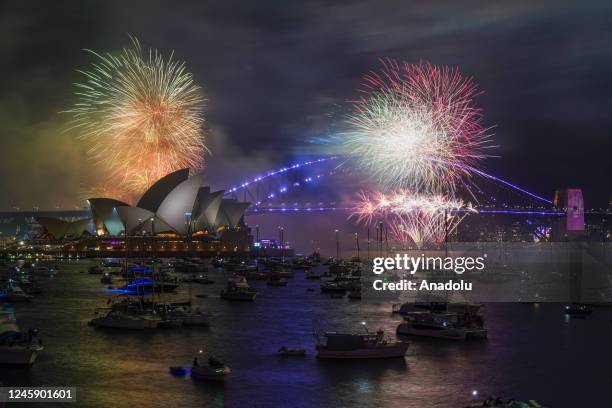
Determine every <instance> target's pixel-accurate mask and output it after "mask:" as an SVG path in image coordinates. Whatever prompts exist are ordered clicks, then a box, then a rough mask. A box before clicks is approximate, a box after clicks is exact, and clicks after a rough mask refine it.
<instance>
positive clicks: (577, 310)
mask: <svg viewBox="0 0 612 408" xmlns="http://www.w3.org/2000/svg"><path fill="white" fill-rule="evenodd" d="M563 312H564V313H565V314H566V315H569V316H576V317H586V316H590V315H591V314H592V313H593V309H591V308H590V307H588V306H586V305H576V304H573V305H567V306H565V308H564V309H563Z"/></svg>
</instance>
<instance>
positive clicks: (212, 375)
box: [191, 356, 232, 381]
mask: <svg viewBox="0 0 612 408" xmlns="http://www.w3.org/2000/svg"><path fill="white" fill-rule="evenodd" d="M193 363H194V364H193V367H191V378H195V379H197V380H206V381H224V380H225V377H227V375H228V374H229V373H231V372H232V370H230V368H229V367H228V366H226V365H225V364H224V363H223V362H221V361H220V360H218V359H217V358H216V357H214V356H211V357H209V358H208V364H206V365H200V364H198V360H197V358H196V359H194V362H193Z"/></svg>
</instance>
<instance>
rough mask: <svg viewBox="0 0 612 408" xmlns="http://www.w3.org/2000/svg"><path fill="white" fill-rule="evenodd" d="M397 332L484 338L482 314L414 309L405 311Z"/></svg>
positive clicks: (416, 334)
mask: <svg viewBox="0 0 612 408" xmlns="http://www.w3.org/2000/svg"><path fill="white" fill-rule="evenodd" d="M397 334H404V335H411V336H424V337H436V338H443V339H452V340H465V339H467V338H486V337H487V329H486V328H485V327H484V320H483V318H482V316H480V315H476V314H469V313H457V312H442V313H437V312H432V311H416V312H410V313H406V314H405V316H404V322H403V323H401V324H400V325H399V326H398V327H397Z"/></svg>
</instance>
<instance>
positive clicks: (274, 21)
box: [0, 0, 612, 208]
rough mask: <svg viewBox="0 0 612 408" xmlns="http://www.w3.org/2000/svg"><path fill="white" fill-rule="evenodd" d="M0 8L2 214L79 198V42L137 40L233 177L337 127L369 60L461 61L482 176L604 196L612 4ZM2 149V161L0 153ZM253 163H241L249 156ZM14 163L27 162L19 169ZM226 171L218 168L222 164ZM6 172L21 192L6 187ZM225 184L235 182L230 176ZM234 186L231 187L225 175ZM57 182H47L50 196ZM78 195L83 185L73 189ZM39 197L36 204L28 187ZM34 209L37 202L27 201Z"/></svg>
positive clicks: (117, 44)
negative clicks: (494, 153)
mask: <svg viewBox="0 0 612 408" xmlns="http://www.w3.org/2000/svg"><path fill="white" fill-rule="evenodd" d="M1 7H2V13H1V14H0V27H1V28H0V50H1V51H2V58H1V59H0V69H1V70H2V76H1V77H2V81H3V84H2V90H3V92H2V94H1V95H2V96H0V112H1V113H0V115H1V116H0V118H1V120H2V122H1V123H2V125H1V128H0V137H1V138H2V143H3V146H4V147H5V148H4V149H3V153H5V154H4V155H3V157H6V156H7V155H10V156H11V157H10V160H4V161H3V164H1V165H0V166H1V167H0V169H1V170H2V173H1V175H0V189H1V190H2V191H3V193H4V194H3V195H2V199H1V200H0V206H1V207H9V208H10V207H11V206H13V205H20V206H31V205H34V204H38V205H46V206H52V205H55V203H56V202H58V200H59V199H62V200H65V201H62V202H66V203H74V204H78V202H77V201H78V198H79V196H78V195H77V194H76V192H75V191H73V190H74V189H73V188H72V187H73V186H75V185H78V186H83V185H86V184H88V183H89V182H91V180H92V179H93V178H94V177H95V171H92V169H91V168H90V166H91V164H90V163H88V162H87V161H85V160H84V159H83V156H82V146H79V145H78V144H71V143H70V138H69V137H67V136H65V134H63V133H61V129H62V127H63V126H65V121H66V120H67V118H64V117H62V116H60V115H58V113H57V112H58V111H60V110H62V109H64V108H65V107H67V106H69V105H70V104H71V103H72V102H73V99H72V96H71V92H72V89H71V84H72V83H73V82H74V81H76V80H77V79H78V74H77V73H76V72H75V69H76V68H82V67H86V66H87V65H88V63H89V57H88V56H87V54H85V53H83V52H82V51H81V49H83V48H93V49H99V50H117V49H120V48H121V47H122V46H124V45H126V44H127V43H128V42H129V39H128V34H133V35H136V36H138V37H139V38H140V40H141V42H142V43H143V44H144V45H145V46H147V47H148V46H152V47H156V48H159V49H160V50H162V51H163V52H170V51H171V50H174V52H175V56H176V58H178V59H182V60H185V61H187V64H188V68H189V69H190V70H191V71H192V72H193V73H194V75H195V77H196V79H197V81H198V82H199V83H201V84H202V86H203V87H204V90H205V92H206V95H207V98H208V100H209V102H208V108H207V123H208V126H209V129H210V130H211V137H212V138H214V137H216V136H217V135H223V139H222V140H220V141H216V142H215V141H213V145H215V143H216V145H218V146H222V147H220V149H221V150H220V152H224V153H223V154H216V153H215V152H213V153H215V154H214V155H213V157H212V158H211V159H210V160H211V163H215V161H219V163H222V164H223V165H224V166H226V165H227V164H228V163H231V161H232V160H231V159H230V158H229V157H235V158H237V160H238V159H239V160H240V163H241V164H240V166H237V167H235V168H234V171H232V172H224V173H223V174H220V175H219V177H220V178H222V180H221V182H220V184H222V183H224V182H227V183H230V182H234V181H236V182H238V181H240V177H241V176H240V175H239V174H238V172H239V171H238V170H242V169H244V170H245V171H246V170H250V169H257V170H258V169H259V168H260V167H264V166H268V165H270V166H275V165H280V164H283V163H284V162H285V161H287V160H288V159H289V158H290V156H293V155H295V153H296V151H299V150H300V148H299V147H296V146H301V145H303V144H304V141H305V140H309V139H311V138H313V137H317V136H321V135H324V134H326V133H327V132H329V131H330V129H331V130H334V129H336V128H338V127H341V125H342V123H341V115H340V114H338V113H339V112H341V108H338V106H339V105H341V104H342V102H343V101H344V100H345V99H347V98H349V97H351V96H352V93H353V89H355V88H356V86H357V85H358V83H359V78H360V76H361V75H362V74H363V73H365V72H367V71H368V70H370V69H373V68H375V67H376V60H377V58H379V57H384V56H390V57H394V58H397V59H404V60H408V61H414V62H418V61H419V60H429V61H431V62H433V63H435V64H447V65H452V66H459V67H460V68H461V70H462V71H463V72H464V73H465V74H466V75H470V76H473V77H474V78H475V79H476V81H477V82H478V83H479V85H480V87H481V88H482V89H483V90H484V91H485V93H484V94H483V95H482V96H481V97H480V99H479V103H480V105H481V106H482V107H483V108H484V110H485V114H486V120H487V124H489V125H496V129H495V131H496V141H497V143H498V144H499V145H500V149H499V151H498V153H499V155H500V156H501V157H500V158H498V159H492V160H489V161H488V162H487V163H486V166H487V167H488V168H489V169H492V170H494V171H495V172H497V173H496V174H499V175H502V176H505V177H506V178H509V179H511V180H513V181H516V182H517V183H522V185H525V186H526V187H527V188H529V189H532V190H535V191H538V192H540V193H542V194H546V195H550V194H551V193H552V190H553V189H554V188H556V187H559V186H563V185H570V184H571V185H576V186H580V187H583V188H584V189H585V191H586V194H587V197H588V199H589V200H592V201H593V202H597V203H602V202H604V200H607V197H608V194H610V189H609V186H610V182H609V180H608V175H609V174H611V173H612V164H611V161H610V160H609V157H610V151H612V142H611V140H612V139H611V138H610V136H609V129H611V128H612V126H611V125H612V123H611V122H612V119H611V116H610V113H611V112H612V98H611V97H610V95H611V90H612V77H611V76H610V75H609V73H610V71H611V68H612V44H611V42H612V4H610V3H609V2H603V1H602V2H589V3H588V4H587V3H579V2H561V1H554V0H550V1H541V2H532V1H523V2H506V4H502V3H500V4H494V3H493V2H455V1H447V2H416V1H414V2H411V1H390V2H378V1H329V2H323V1H315V2H287V1H269V2H252V1H237V0H232V1H209V2H203V1H193V2H181V3H171V2H154V1H146V2H145V1H130V2H126V1H105V2H93V1H63V2H42V1H41V2H31V1H21V2H14V3H13V4H12V5H10V6H9V5H7V4H4V5H3V6H1ZM7 152H8V153H7ZM250 159H253V162H252V163H250V162H249V160H250ZM19 166H25V167H27V170H26V171H20V170H19ZM230 167H231V166H230ZM16 175H19V180H20V182H16V181H15V178H16ZM233 177H237V178H239V179H238V180H236V179H235V178H233ZM230 178H232V179H230ZM58 186H59V187H58ZM79 188H80V187H79ZM34 191H35V192H36V194H33V192H34ZM33 200H36V201H37V202H36V203H35V202H33Z"/></svg>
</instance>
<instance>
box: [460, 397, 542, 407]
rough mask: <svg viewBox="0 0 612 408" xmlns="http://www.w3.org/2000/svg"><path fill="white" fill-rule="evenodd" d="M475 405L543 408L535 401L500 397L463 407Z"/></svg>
mask: <svg viewBox="0 0 612 408" xmlns="http://www.w3.org/2000/svg"><path fill="white" fill-rule="evenodd" d="M477 407H493V408H545V407H544V406H543V405H540V404H539V403H538V402H537V401H534V400H529V401H517V400H515V399H509V400H506V401H504V400H502V399H501V398H500V397H497V398H492V397H491V398H487V399H486V400H484V401H482V402H478V403H476V404H470V405H466V407H465V408H477Z"/></svg>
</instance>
